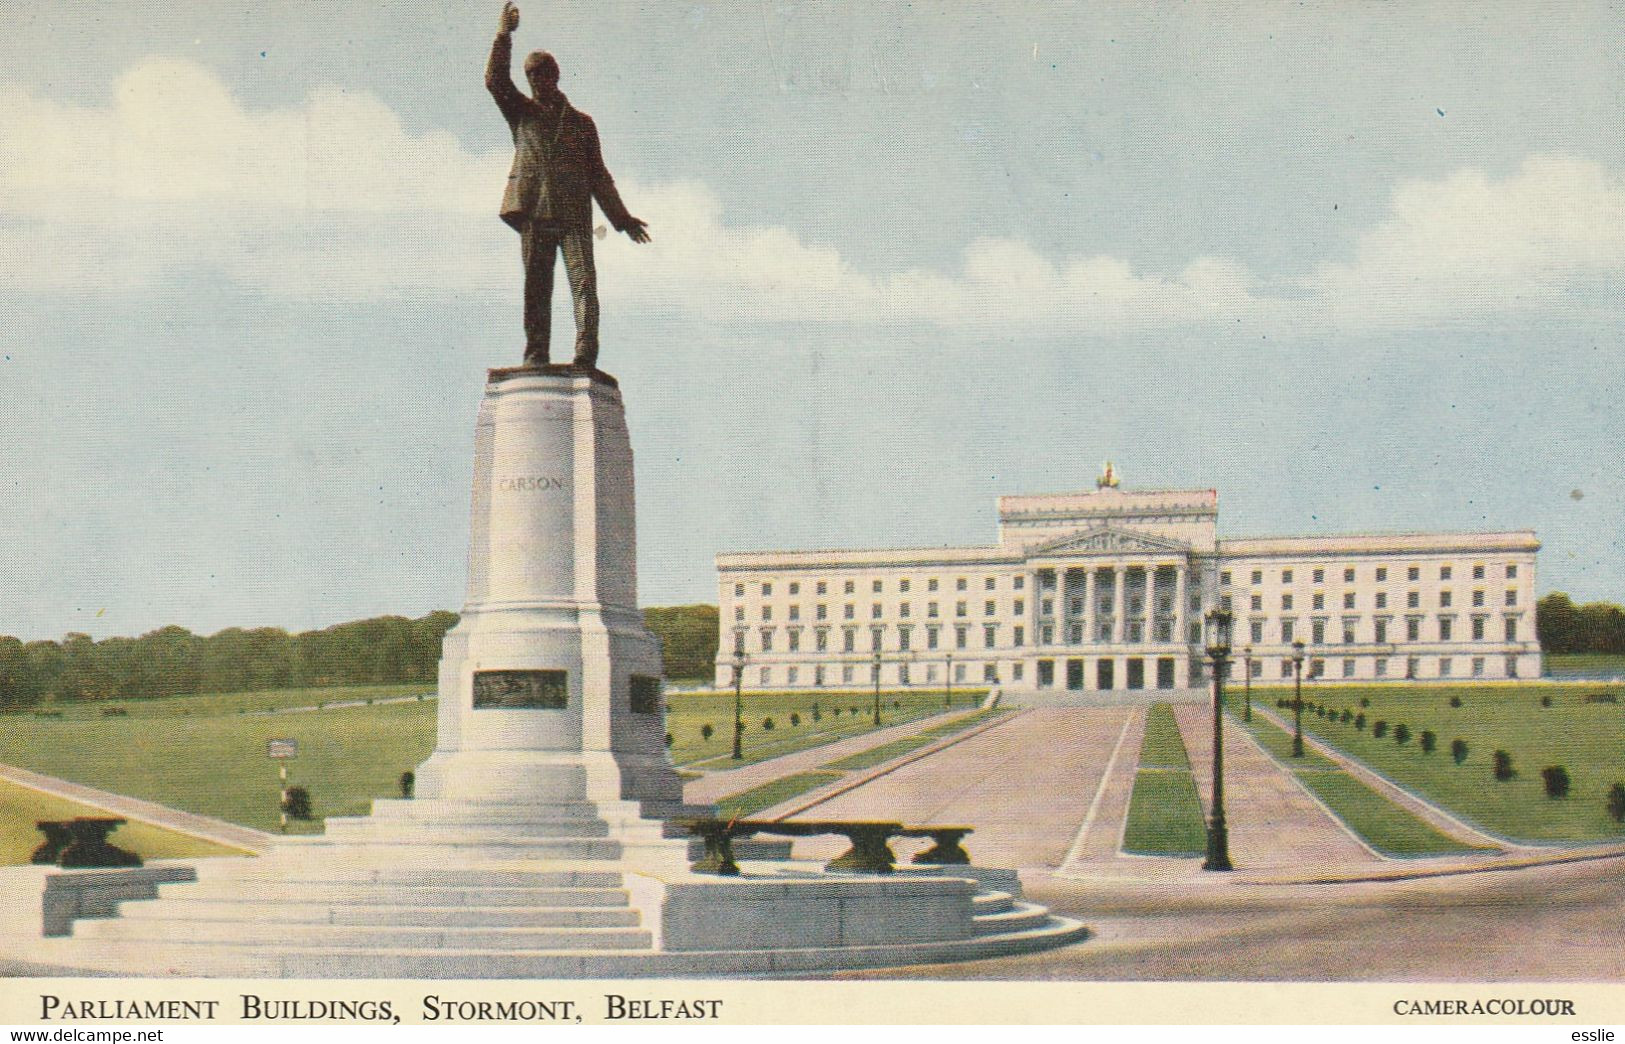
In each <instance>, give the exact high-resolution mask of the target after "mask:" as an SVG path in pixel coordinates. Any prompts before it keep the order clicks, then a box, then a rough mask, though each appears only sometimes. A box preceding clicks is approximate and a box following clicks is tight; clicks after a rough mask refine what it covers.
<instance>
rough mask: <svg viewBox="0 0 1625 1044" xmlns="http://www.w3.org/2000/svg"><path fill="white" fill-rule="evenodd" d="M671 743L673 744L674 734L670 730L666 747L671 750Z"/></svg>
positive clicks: (667, 734)
mask: <svg viewBox="0 0 1625 1044" xmlns="http://www.w3.org/2000/svg"><path fill="white" fill-rule="evenodd" d="M671 745H672V734H671V733H669V732H668V733H666V749H667V750H670V749H671Z"/></svg>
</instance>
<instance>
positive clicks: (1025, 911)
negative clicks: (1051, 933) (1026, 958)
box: [971, 902, 1054, 935]
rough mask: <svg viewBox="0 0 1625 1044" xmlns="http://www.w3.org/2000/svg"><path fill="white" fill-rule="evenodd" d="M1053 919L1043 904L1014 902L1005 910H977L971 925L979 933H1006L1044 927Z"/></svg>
mask: <svg viewBox="0 0 1625 1044" xmlns="http://www.w3.org/2000/svg"><path fill="white" fill-rule="evenodd" d="M1052 920H1054V917H1053V915H1051V914H1050V912H1049V911H1048V910H1046V909H1045V908H1044V907H1042V906H1035V905H1033V904H1032V903H1019V902H1013V903H1011V904H1010V907H1009V908H1008V909H1005V910H999V911H996V912H990V913H982V912H980V911H977V912H976V913H975V914H974V915H973V916H972V917H971V927H972V928H974V929H975V931H976V934H977V935H1005V934H1010V933H1014V932H1026V931H1031V930H1033V929H1038V928H1043V927H1045V926H1046V925H1048V924H1049V923H1050V922H1051V921H1052Z"/></svg>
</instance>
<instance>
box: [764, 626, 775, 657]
mask: <svg viewBox="0 0 1625 1044" xmlns="http://www.w3.org/2000/svg"><path fill="white" fill-rule="evenodd" d="M761 638H762V651H763V652H772V651H773V628H771V627H764V628H762V630H761Z"/></svg>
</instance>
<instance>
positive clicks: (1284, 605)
mask: <svg viewBox="0 0 1625 1044" xmlns="http://www.w3.org/2000/svg"><path fill="white" fill-rule="evenodd" d="M1281 609H1282V611H1283V612H1291V610H1292V596H1291V595H1289V594H1284V595H1282V596H1281Z"/></svg>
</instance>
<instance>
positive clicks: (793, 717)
mask: <svg viewBox="0 0 1625 1044" xmlns="http://www.w3.org/2000/svg"><path fill="white" fill-rule="evenodd" d="M790 727H791V728H792V729H797V728H800V727H801V715H799V714H797V713H796V712H795V711H791V712H790Z"/></svg>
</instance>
